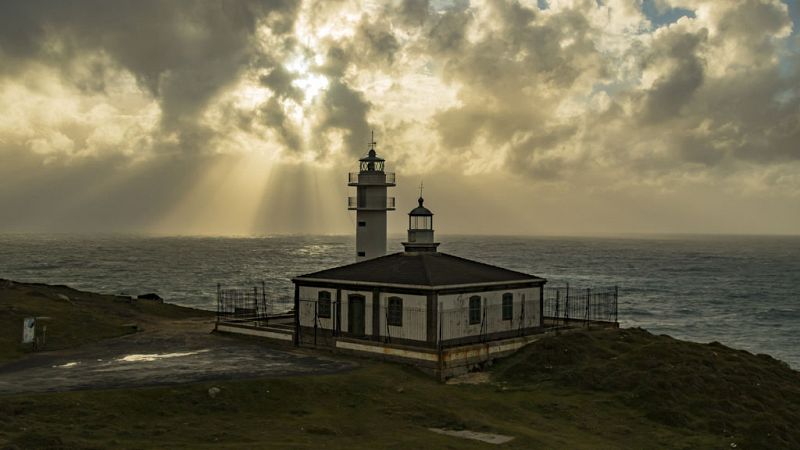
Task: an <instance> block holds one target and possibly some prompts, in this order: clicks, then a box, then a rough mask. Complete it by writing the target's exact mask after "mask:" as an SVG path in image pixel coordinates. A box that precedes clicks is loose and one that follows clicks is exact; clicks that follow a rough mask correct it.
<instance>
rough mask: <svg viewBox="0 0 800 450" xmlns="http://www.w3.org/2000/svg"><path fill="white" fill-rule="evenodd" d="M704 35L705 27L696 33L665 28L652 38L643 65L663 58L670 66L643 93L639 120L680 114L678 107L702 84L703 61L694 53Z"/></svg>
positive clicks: (652, 120) (654, 120) (651, 120)
mask: <svg viewBox="0 0 800 450" xmlns="http://www.w3.org/2000/svg"><path fill="white" fill-rule="evenodd" d="M707 36H708V31H707V30H705V29H701V30H700V31H698V32H697V33H687V32H682V31H680V30H669V31H668V32H666V33H663V34H662V35H660V36H659V37H658V38H656V40H655V42H654V43H653V45H652V47H651V52H650V54H649V55H648V56H646V57H645V59H644V64H643V69H645V70H646V69H647V68H648V65H654V64H659V63H664V62H665V61H666V63H670V65H671V66H672V68H671V69H670V70H669V71H668V72H667V73H665V74H663V75H661V76H660V77H659V78H658V79H657V80H656V81H655V83H654V84H653V86H652V87H651V88H650V89H648V90H647V91H646V92H645V93H644V99H643V106H642V116H641V118H642V120H643V121H645V122H658V121H661V120H666V119H670V118H677V117H679V116H680V109H681V107H682V106H684V105H685V104H687V103H689V102H690V101H691V100H692V96H693V95H694V93H695V92H696V91H697V89H698V88H700V86H701V85H702V84H703V78H704V66H705V62H704V61H702V60H701V58H700V57H698V56H697V48H698V46H700V45H701V44H702V43H703V42H704V41H705V40H706V38H707Z"/></svg>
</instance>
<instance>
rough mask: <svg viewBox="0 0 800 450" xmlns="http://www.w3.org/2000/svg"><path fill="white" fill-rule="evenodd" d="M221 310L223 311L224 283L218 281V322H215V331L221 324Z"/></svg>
mask: <svg viewBox="0 0 800 450" xmlns="http://www.w3.org/2000/svg"><path fill="white" fill-rule="evenodd" d="M221 311H222V285H221V284H220V283H217V323H216V324H214V330H215V331H216V329H217V327H218V326H219V316H220V313H221Z"/></svg>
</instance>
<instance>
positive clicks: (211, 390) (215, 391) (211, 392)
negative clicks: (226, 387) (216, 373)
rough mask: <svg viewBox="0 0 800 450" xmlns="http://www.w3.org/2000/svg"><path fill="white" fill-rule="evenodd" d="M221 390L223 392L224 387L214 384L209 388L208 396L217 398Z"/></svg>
mask: <svg viewBox="0 0 800 450" xmlns="http://www.w3.org/2000/svg"><path fill="white" fill-rule="evenodd" d="M220 392H222V389H220V388H218V387H216V386H214V387H211V388H209V389H208V396H209V397H211V398H217V396H218V395H219V393H220Z"/></svg>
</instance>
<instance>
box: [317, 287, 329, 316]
mask: <svg viewBox="0 0 800 450" xmlns="http://www.w3.org/2000/svg"><path fill="white" fill-rule="evenodd" d="M317 315H318V316H319V317H320V318H321V319H330V318H331V293H330V292H328V291H319V294H318V297H317Z"/></svg>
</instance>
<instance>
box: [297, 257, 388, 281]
mask: <svg viewBox="0 0 800 450" xmlns="http://www.w3.org/2000/svg"><path fill="white" fill-rule="evenodd" d="M401 254H403V252H394V253H389V254H388V255H383V256H378V257H377V258H370V259H365V260H363V261H356V262H354V263H350V264H345V265H342V266H333V267H328V268H327V269H322V270H317V271H315V272H311V273H306V274H303V275H297V276H298V277H306V276H311V275H314V274H317V273H320V272H325V271H326V270H332V269H344V268H347V267H352V266H357V265H359V264H364V263H366V262H370V261H377V260H379V259H384V258H388V257H390V256H396V255H401Z"/></svg>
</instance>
